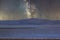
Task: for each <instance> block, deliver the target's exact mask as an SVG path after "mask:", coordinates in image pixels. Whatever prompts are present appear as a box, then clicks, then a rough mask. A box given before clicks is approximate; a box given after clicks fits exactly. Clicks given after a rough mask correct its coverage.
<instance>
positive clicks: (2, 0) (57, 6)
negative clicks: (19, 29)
mask: <svg viewBox="0 0 60 40" xmlns="http://www.w3.org/2000/svg"><path fill="white" fill-rule="evenodd" d="M30 4H31V5H32V4H34V5H35V7H36V10H37V12H36V14H38V15H37V16H38V18H42V19H60V0H30ZM36 14H35V15H36ZM24 18H26V16H25V13H24V1H23V0H0V20H6V19H7V20H10V19H24Z"/></svg>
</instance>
